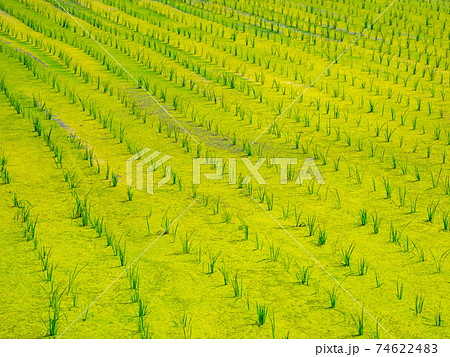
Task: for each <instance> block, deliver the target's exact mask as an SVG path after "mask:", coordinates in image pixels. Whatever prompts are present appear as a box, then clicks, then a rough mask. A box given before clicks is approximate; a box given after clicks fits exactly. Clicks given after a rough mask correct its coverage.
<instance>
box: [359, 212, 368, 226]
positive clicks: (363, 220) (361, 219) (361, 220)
mask: <svg viewBox="0 0 450 357" xmlns="http://www.w3.org/2000/svg"><path fill="white" fill-rule="evenodd" d="M367 217H368V216H367V210H366V209H365V208H363V209H360V210H359V216H358V224H359V225H360V226H365V225H366V224H367Z"/></svg>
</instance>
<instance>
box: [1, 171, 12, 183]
mask: <svg viewBox="0 0 450 357" xmlns="http://www.w3.org/2000/svg"><path fill="white" fill-rule="evenodd" d="M0 179H1V182H2V184H4V185H8V184H10V183H11V175H10V174H9V171H8V170H7V169H6V168H4V169H3V170H2V171H0Z"/></svg>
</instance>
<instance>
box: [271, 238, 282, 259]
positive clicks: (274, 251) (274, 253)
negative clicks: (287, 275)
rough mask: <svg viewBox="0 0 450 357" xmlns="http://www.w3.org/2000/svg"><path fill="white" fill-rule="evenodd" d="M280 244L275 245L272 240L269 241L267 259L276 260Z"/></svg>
mask: <svg viewBox="0 0 450 357" xmlns="http://www.w3.org/2000/svg"><path fill="white" fill-rule="evenodd" d="M280 251H281V244H280V245H278V246H275V243H274V242H269V259H270V261H272V262H276V261H278V257H279V256H280Z"/></svg>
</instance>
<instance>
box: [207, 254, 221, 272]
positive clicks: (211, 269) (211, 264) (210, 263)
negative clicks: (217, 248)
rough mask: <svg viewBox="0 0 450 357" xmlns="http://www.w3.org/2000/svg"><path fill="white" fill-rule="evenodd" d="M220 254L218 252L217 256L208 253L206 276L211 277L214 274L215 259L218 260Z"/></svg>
mask: <svg viewBox="0 0 450 357" xmlns="http://www.w3.org/2000/svg"><path fill="white" fill-rule="evenodd" d="M220 254H222V252H219V253H217V254H213V253H211V252H209V253H208V260H209V261H208V274H209V275H212V274H213V273H214V268H215V266H216V262H217V259H219V256H220Z"/></svg>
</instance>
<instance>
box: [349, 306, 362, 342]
mask: <svg viewBox="0 0 450 357" xmlns="http://www.w3.org/2000/svg"><path fill="white" fill-rule="evenodd" d="M350 316H351V317H352V319H353V321H354V322H355V324H356V326H357V328H358V336H362V335H363V334H364V309H362V310H361V315H357V316H356V317H355V315H353V314H350Z"/></svg>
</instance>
